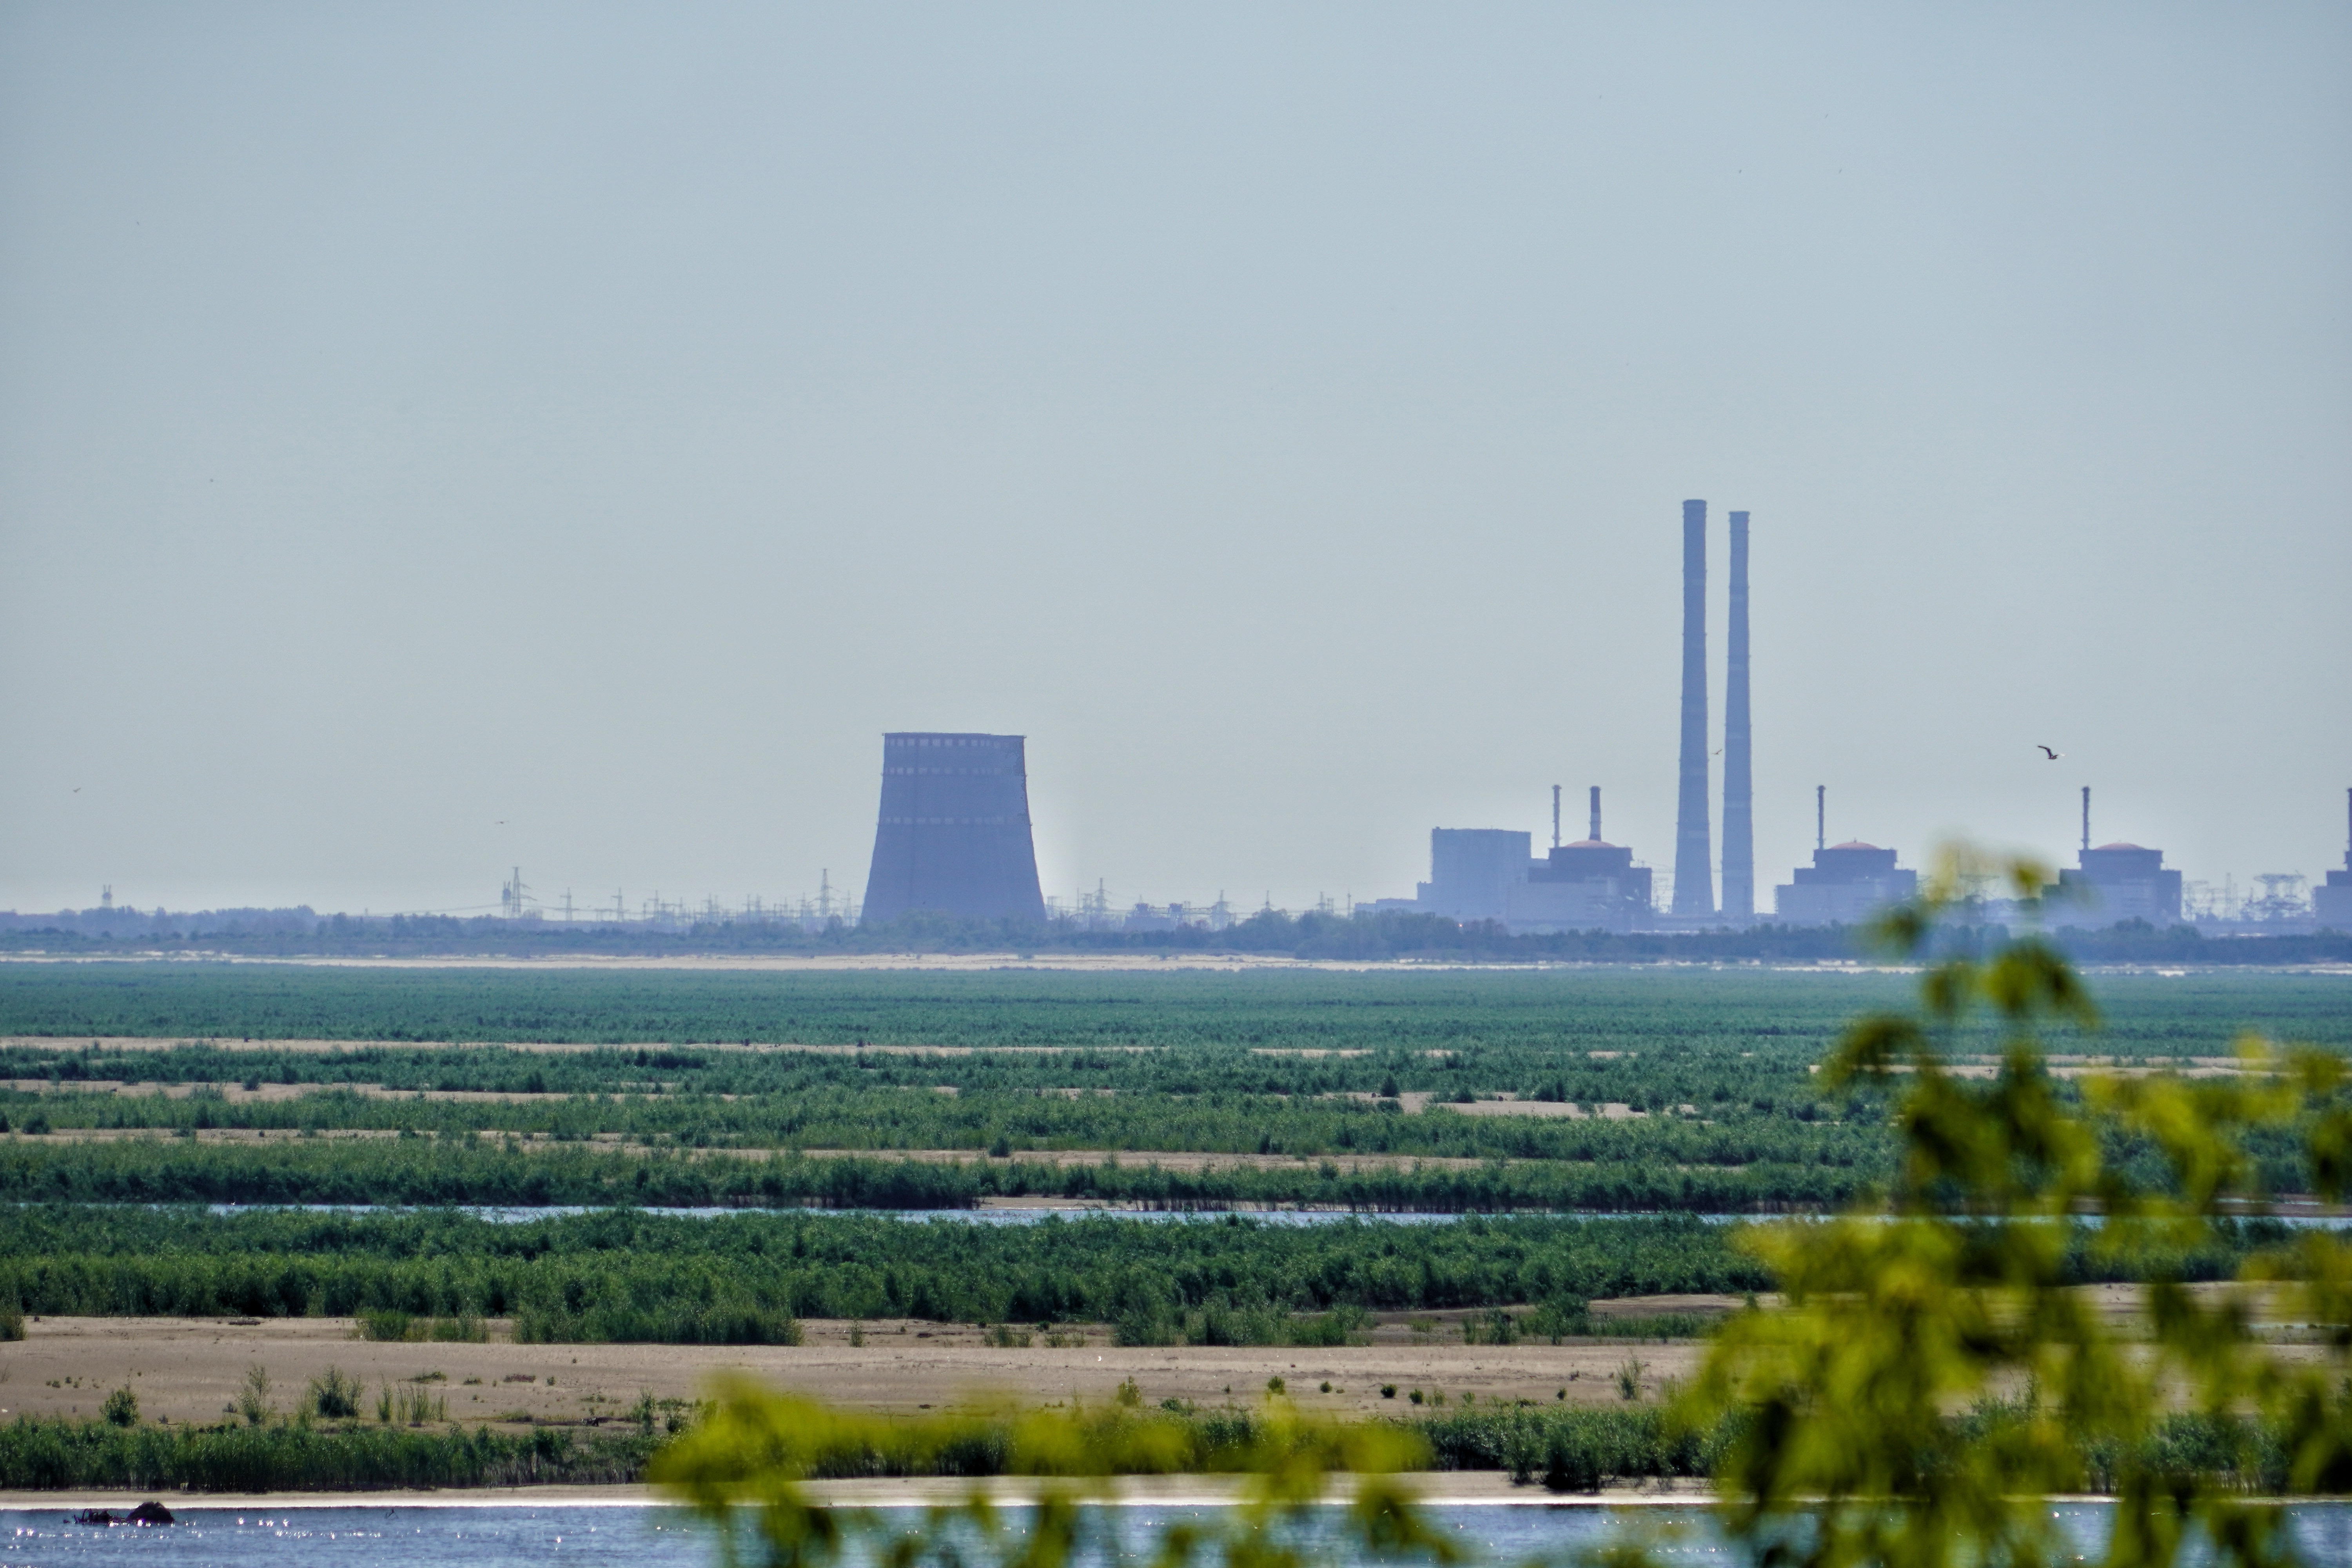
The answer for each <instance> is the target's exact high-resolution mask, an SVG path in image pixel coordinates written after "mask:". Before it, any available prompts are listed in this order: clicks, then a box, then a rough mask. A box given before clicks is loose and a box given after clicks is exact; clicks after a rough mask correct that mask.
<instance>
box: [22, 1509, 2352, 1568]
mask: <svg viewBox="0 0 2352 1568" xmlns="http://www.w3.org/2000/svg"><path fill="white" fill-rule="evenodd" d="M178 1512H179V1518H180V1521H181V1522H179V1523H177V1524H173V1525H170V1526H166V1527H163V1528H140V1527H133V1526H124V1525H116V1526H112V1527H97V1526H90V1525H77V1524H73V1523H70V1522H68V1521H67V1515H66V1513H65V1512H64V1511H63V1510H56V1509H42V1510H22V1509H18V1510H0V1568H17V1565H18V1564H31V1563H91V1564H103V1563H143V1564H188V1565H191V1568H193V1565H195V1564H204V1565H205V1568H213V1565H215V1564H217V1565H220V1568H243V1565H245V1564H265V1563H266V1564H287V1563H352V1564H360V1563H369V1564H373V1563H418V1564H425V1565H432V1564H443V1563H446V1564H463V1565H465V1568H503V1565H504V1564H508V1563H576V1564H597V1563H613V1564H627V1565H629V1568H673V1565H675V1568H688V1565H693V1568H704V1565H708V1564H714V1563H717V1562H718V1560H719V1559H718V1552H717V1549H716V1545H715V1542H713V1540H712V1537H711V1535H710V1533H709V1531H708V1530H707V1529H705V1528H704V1527H703V1526H702V1525H700V1524H699V1523H698V1522H696V1521H694V1520H692V1519H691V1518H689V1517H688V1516H687V1515H685V1514H683V1513H681V1512H679V1511H677V1510H670V1509H663V1508H653V1507H639V1506H626V1507H590V1506H581V1505H559V1506H551V1507H546V1508H530V1507H510V1508H439V1507H415V1506H407V1507H403V1506H396V1505H395V1506H392V1507H383V1508H284V1509H280V1510H272V1511H269V1512H266V1513H265V1512H256V1511H253V1510H245V1511H238V1510H230V1509H207V1508H187V1509H182V1510H178ZM2290 1512H2291V1518H2292V1526H2291V1528H2292V1530H2293V1532H2294V1537H2295V1541H2296V1544H2297V1545H2298V1547H2299V1548H2300V1549H2301V1552H2302V1554H2303V1557H2304V1559H2305V1561H2306V1562H2309V1563H2352V1505H2347V1504H2325V1505H2316V1506H2310V1507H2299V1508H2296V1509H2294V1510H2290ZM1107 1513H1108V1522H1109V1523H1111V1524H1112V1526H1113V1527H1114V1528H1115V1529H1116V1530H1117V1531H1118V1532H1119V1534H1120V1535H1121V1536H1122V1537H1123V1538H1124V1539H1125V1540H1126V1541H1127V1542H1129V1544H1130V1545H1131V1546H1133V1547H1135V1548H1138V1549H1139V1548H1141V1547H1142V1546H1143V1545H1144V1544H1145V1543H1146V1542H1147V1541H1148V1540H1149V1539H1150V1538H1151V1537H1153V1536H1156V1535H1157V1533H1158V1532H1159V1531H1160V1530H1161V1529H1162V1528H1164V1527H1165V1526H1168V1525H1171V1524H1176V1523H1183V1522H1197V1523H1208V1522H1211V1521H1213V1518H1214V1516H1215V1513H1216V1510H1214V1509H1213V1508H1207V1507H1201V1508H1184V1507H1173V1506H1156V1507H1139V1508H1125V1509H1118V1510H1107ZM1430 1513H1431V1514H1432V1516H1433V1521H1434V1522H1435V1523H1436V1524H1437V1525H1438V1526H1439V1527H1440V1528H1442V1529H1444V1530H1445V1531H1448V1532H1450V1533H1451V1534H1452V1535H1453V1536H1454V1539H1455V1541H1456V1542H1459V1543H1460V1544H1461V1545H1462V1546H1464V1547H1465V1548H1466V1549H1467V1551H1468V1552H1469V1555H1470V1557H1471V1558H1472V1559H1473V1560H1474V1561H1477V1562H1484V1563H1491V1564H1496V1565H1500V1568H1509V1565H1515V1564H1519V1563H1525V1562H1527V1561H1528V1559H1530V1558H1549V1559H1552V1560H1554V1561H1573V1560H1574V1559H1575V1558H1576V1557H1577V1556H1579V1555H1580V1552H1581V1550H1582V1549H1585V1548H1589V1547H1593V1546H1598V1545H1600V1544H1601V1543H1602V1542H1606V1541H1609V1540H1611V1539H1612V1538H1614V1537H1618V1536H1622V1535H1624V1534H1627V1533H1629V1532H1630V1533H1633V1534H1638V1535H1641V1536H1643V1537H1645V1538H1649V1539H1652V1540H1653V1541H1654V1550H1655V1552H1656V1554H1657V1556H1658V1558H1659V1559H1660V1560H1661V1561H1664V1562H1668V1563H1694V1564H1697V1563H1722V1564H1727V1565H1728V1564H1733V1563H1740V1562H1742V1561H1744V1559H1743V1558H1742V1557H1741V1556H1740V1555H1739V1554H1738V1553H1737V1552H1734V1551H1733V1550H1732V1549H1730V1548H1729V1547H1728V1546H1727V1545H1726V1544H1725V1543H1724V1542H1723V1541H1722V1540H1721V1538H1720V1537H1719V1536H1717V1534H1716V1533H1715V1531H1714V1530H1713V1529H1712V1527H1711V1525H1710V1524H1709V1522H1708V1521H1707V1518H1706V1514H1705V1513H1704V1512H1703V1511H1702V1510H1697V1509H1688V1508H1632V1509H1612V1508H1605V1507H1594V1506H1591V1505H1574V1504H1564V1503H1563V1504H1534V1505H1519V1504H1515V1505H1510V1506H1501V1505H1495V1504H1469V1505H1461V1506H1448V1507H1438V1508H1433V1509H1432V1510H1430ZM2051 1514H2052V1517H2053V1519H2054V1520H2055V1521H2057V1523H2058V1525H2059V1527H2060V1528H2061V1529H2062V1530H2063V1531H2064V1532H2065V1533H2066V1534H2067V1536H2069V1537H2070V1538H2071V1539H2072V1540H2073V1541H2074V1542H2076V1543H2077V1550H2078V1551H2079V1552H2081V1553H2083V1554H2084V1556H2085V1557H2088V1558H2091V1559H2093V1560H2095V1557H2096V1554H2097V1552H2098V1548H2099V1546H2100V1544H2101V1542H2103V1540H2104V1539H2105V1533H2106V1510H2105V1509H2104V1508H2102V1507H2099V1506H2097V1505H2082V1504H2053V1505H2052V1508H2051ZM885 1517H886V1518H887V1517H888V1516H887V1515H886V1516H885ZM907 1517H908V1522H909V1523H910V1524H911V1523H912V1522H914V1517H915V1516H913V1515H911V1514H909V1515H908V1516H907ZM1016 1520H1017V1516H1016ZM1335 1522H1336V1521H1335ZM1089 1555H1090V1556H1091V1557H1093V1558H1094V1559H1095V1560H1096V1561H1097V1562H1100V1561H1102V1560H1103V1558H1104V1557H1105V1555H1106V1554H1105V1553H1103V1552H1101V1551H1099V1550H1097V1551H1096V1552H1092V1553H1089Z"/></svg>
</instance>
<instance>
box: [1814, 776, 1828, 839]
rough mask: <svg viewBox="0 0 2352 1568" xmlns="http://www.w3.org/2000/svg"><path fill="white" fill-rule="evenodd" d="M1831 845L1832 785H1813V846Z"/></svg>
mask: <svg viewBox="0 0 2352 1568" xmlns="http://www.w3.org/2000/svg"><path fill="white" fill-rule="evenodd" d="M1813 847H1814V848H1816V849H1826V848H1828V847H1830V786H1829V785H1827V784H1815V785H1814V786H1813Z"/></svg>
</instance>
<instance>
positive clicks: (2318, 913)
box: [2311, 789, 2352, 931]
mask: <svg viewBox="0 0 2352 1568" xmlns="http://www.w3.org/2000/svg"><path fill="white" fill-rule="evenodd" d="M2344 814H2345V816H2346V818H2347V821H2346V824H2345V829H2344V867H2343V868H2342V869H2341V870H2336V871H2330V872H2328V873H2327V880H2326V881H2325V882H2323V883H2322V884H2320V885H2319V886H2318V887H2316V888H2314V889H2311V914H2312V918H2313V919H2314V920H2315V921H2318V922H2319V923H2320V924H2321V925H2323V926H2327V927H2330V928H2332V929H2334V930H2336V931H2352V789H2347V790H2346V791H2345V792H2344Z"/></svg>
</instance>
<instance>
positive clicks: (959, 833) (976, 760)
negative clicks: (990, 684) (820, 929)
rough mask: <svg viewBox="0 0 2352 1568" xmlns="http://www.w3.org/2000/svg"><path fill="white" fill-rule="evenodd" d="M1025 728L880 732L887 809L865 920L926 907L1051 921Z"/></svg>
mask: <svg viewBox="0 0 2352 1568" xmlns="http://www.w3.org/2000/svg"><path fill="white" fill-rule="evenodd" d="M1025 741H1026V737H1024V736H1021V735H941V734H891V735H885V736H883V737H882V813H881V820H880V821H879V822H878V823H877V824H876V826H875V829H874V865H873V868H872V869H871V870H869V871H868V872H867V873H866V909H865V912H864V914H863V916H862V917H861V919H862V921H865V922H871V923H879V922H884V921H894V920H897V919H898V917H899V916H900V915H904V914H910V913H913V912H914V911H916V910H931V911H934V912H936V913H940V914H947V915H956V916H961V917H963V918H966V919H971V920H1019V921H1041V922H1042V921H1044V920H1045V898H1044V896H1043V894H1041V893H1040V892H1039V890H1038V887H1037V851H1036V847H1035V845H1034V843H1033V842H1032V840H1031V838H1030V836H1029V769H1028V763H1027V759H1026V754H1025Z"/></svg>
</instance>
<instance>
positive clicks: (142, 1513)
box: [73, 1498, 173, 1524]
mask: <svg viewBox="0 0 2352 1568" xmlns="http://www.w3.org/2000/svg"><path fill="white" fill-rule="evenodd" d="M73 1521H74V1522H75V1523H76V1524H170V1523H172V1522H173V1519H172V1510H170V1509H168V1508H165V1507H164V1506H163V1504H162V1503H160V1502H157V1501H156V1500H154V1499H152V1498H150V1499H148V1500H146V1501H145V1502H142V1503H141V1504H140V1505H139V1506H138V1507H137V1508H134V1509H131V1510H128V1511H127V1512H125V1513H124V1514H123V1515H122V1517H121V1518H120V1519H117V1518H116V1517H115V1516H114V1515H113V1514H111V1513H109V1512H108V1511H107V1510H104V1509H102V1508H93V1509H88V1510H84V1511H82V1512H80V1513H78V1514H76V1515H74V1516H73Z"/></svg>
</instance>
